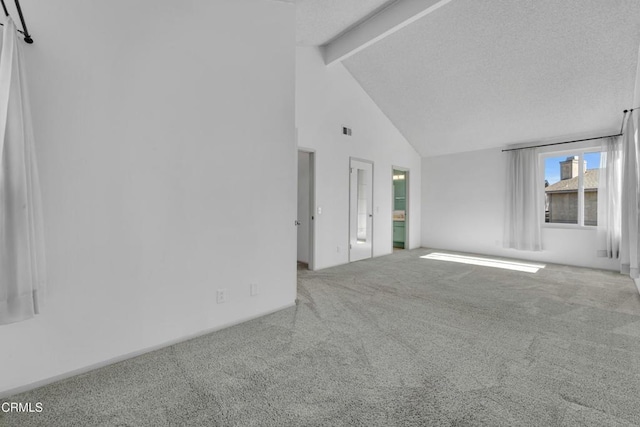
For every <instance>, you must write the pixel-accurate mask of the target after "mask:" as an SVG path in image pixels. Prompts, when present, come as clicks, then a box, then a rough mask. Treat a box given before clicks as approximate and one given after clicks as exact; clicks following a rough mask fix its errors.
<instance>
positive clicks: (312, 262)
mask: <svg viewBox="0 0 640 427" xmlns="http://www.w3.org/2000/svg"><path fill="white" fill-rule="evenodd" d="M298 152H302V153H307V154H309V218H305V220H306V221H309V262H308V264H307V268H308V269H309V270H311V271H313V270H315V268H316V217H317V215H316V150H314V149H312V148H305V147H298V150H297V152H296V153H298ZM297 158H298V156H296V159H297ZM296 170H298V164H297V160H296ZM296 194H297V192H296ZM296 216H297V215H296ZM296 239H297V237H296ZM296 245H297V243H296Z"/></svg>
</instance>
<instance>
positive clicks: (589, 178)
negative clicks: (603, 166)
mask: <svg viewBox="0 0 640 427" xmlns="http://www.w3.org/2000/svg"><path fill="white" fill-rule="evenodd" d="M599 175H600V169H589V170H586V171H585V172H584V189H585V190H597V189H598V176H599ZM544 191H545V192H547V193H560V192H564V191H578V177H577V176H576V177H573V178H570V179H563V180H562V181H558V182H556V183H555V184H551V185H550V186H548V187H547V188H545V189H544Z"/></svg>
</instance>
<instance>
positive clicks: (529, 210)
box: [504, 148, 544, 251]
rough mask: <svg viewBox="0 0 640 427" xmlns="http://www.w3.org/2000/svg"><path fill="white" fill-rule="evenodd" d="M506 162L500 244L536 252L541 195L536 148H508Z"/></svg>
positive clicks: (539, 233)
mask: <svg viewBox="0 0 640 427" xmlns="http://www.w3.org/2000/svg"><path fill="white" fill-rule="evenodd" d="M507 162H508V164H507V183H506V184H507V191H506V197H505V223H504V226H505V228H504V247H506V248H513V249H520V250H526V251H540V250H542V234H541V226H542V219H543V217H542V215H543V209H544V208H543V206H544V204H543V197H544V194H543V187H542V175H541V174H540V162H539V159H538V150H537V149H535V148H525V149H522V150H514V151H510V152H509V158H508V160H507Z"/></svg>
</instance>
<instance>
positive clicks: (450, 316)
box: [0, 249, 640, 427]
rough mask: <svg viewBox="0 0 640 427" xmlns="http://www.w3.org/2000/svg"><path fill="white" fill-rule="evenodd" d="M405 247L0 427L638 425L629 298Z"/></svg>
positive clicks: (324, 277)
mask: <svg viewBox="0 0 640 427" xmlns="http://www.w3.org/2000/svg"><path fill="white" fill-rule="evenodd" d="M429 252H431V251H429V250H426V249H418V250H412V251H399V252H396V253H394V254H392V255H389V256H385V257H380V258H376V259H372V260H367V261H361V262H357V263H352V264H349V265H344V266H339V267H335V268H330V269H326V270H322V271H317V272H310V271H304V270H301V271H299V272H298V276H299V278H298V298H299V300H298V303H297V305H296V306H295V307H293V308H291V309H287V310H283V311H280V312H278V313H275V314H272V315H269V316H265V317H262V318H260V319H257V320H254V321H250V322H246V323H243V324H241V325H238V326H235V327H231V328H227V329H225V330H222V331H219V332H215V333H212V334H210V335H207V336H204V337H201V338H197V339H194V340H191V341H188V342H185V343H182V344H178V345H174V346H171V347H168V348H165V349H162V350H159V351H155V352H153V353H149V354H146V355H143V356H140V357H137V358H134V359H131V360H128V361H125V362H121V363H118V364H114V365H111V366H108V367H105V368H102V369H99V370H96V371H93V372H90V373H87V374H84V375H81V376H78V377H74V378H71V379H68V380H65V381H61V382H58V383H55V384H52V385H49V386H47V387H43V388H40V389H37V390H34V391H31V392H29V393H25V394H23V395H19V396H14V397H12V398H10V399H7V400H12V401H31V402H37V401H39V402H42V403H43V405H44V408H45V410H44V411H43V412H42V413H40V414H31V415H26V414H11V415H7V414H5V415H0V425H2V426H83V427H84V426H307V425H308V426H325V425H326V426H418V425H429V426H440V425H441V426H477V425H486V426H598V427H601V426H628V425H640V297H639V296H638V293H637V291H636V289H635V287H634V285H633V282H632V281H631V280H630V279H629V278H628V277H624V276H622V275H620V274H617V273H615V272H608V271H599V270H591V269H586V268H575V267H566V266H560V265H547V266H546V267H545V268H543V269H541V270H539V271H538V272H537V273H525V272H518V271H508V270H501V269H496V268H492V267H484V266H476V265H466V264H458V263H451V262H446V261H437V260H427V259H423V258H420V256H421V255H424V254H427V253H429Z"/></svg>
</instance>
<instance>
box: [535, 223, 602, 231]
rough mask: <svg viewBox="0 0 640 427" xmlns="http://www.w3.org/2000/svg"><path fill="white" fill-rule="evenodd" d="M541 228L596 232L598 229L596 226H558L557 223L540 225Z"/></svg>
mask: <svg viewBox="0 0 640 427" xmlns="http://www.w3.org/2000/svg"><path fill="white" fill-rule="evenodd" d="M542 228H551V229H564V230H592V231H596V229H597V228H598V227H597V226H596V225H578V224H558V223H549V222H545V223H544V224H542Z"/></svg>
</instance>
